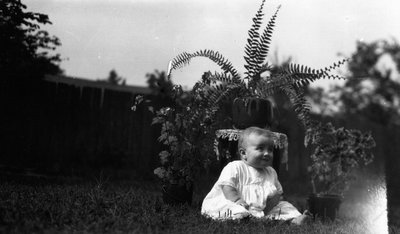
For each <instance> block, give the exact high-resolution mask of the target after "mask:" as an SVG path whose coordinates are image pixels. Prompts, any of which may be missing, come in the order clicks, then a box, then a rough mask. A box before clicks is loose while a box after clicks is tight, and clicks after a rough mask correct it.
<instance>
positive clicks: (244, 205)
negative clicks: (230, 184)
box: [235, 198, 249, 209]
mask: <svg viewBox="0 0 400 234" xmlns="http://www.w3.org/2000/svg"><path fill="white" fill-rule="evenodd" d="M235 204H238V205H240V206H243V207H244V208H246V209H249V205H248V204H247V203H246V202H245V201H243V200H242V199H241V198H240V199H239V200H237V201H236V202H235Z"/></svg>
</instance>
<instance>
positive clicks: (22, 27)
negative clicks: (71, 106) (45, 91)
mask: <svg viewBox="0 0 400 234" xmlns="http://www.w3.org/2000/svg"><path fill="white" fill-rule="evenodd" d="M25 9H26V5H24V4H23V3H22V2H21V0H2V1H0V32H1V33H0V74H1V75H2V79H7V80H10V79H12V80H13V81H16V80H22V81H29V80H32V78H35V79H37V78H42V77H43V75H44V74H46V73H47V74H60V73H62V70H61V69H60V67H59V65H58V63H59V62H60V55H59V54H51V51H54V50H55V49H56V47H57V46H59V45H61V43H60V41H59V39H58V38H57V37H55V36H50V35H49V33H48V32H47V31H45V30H41V29H40V27H41V26H42V25H46V24H51V22H50V20H49V17H48V16H47V15H45V14H41V13H35V12H29V11H25ZM3 82H4V80H3Z"/></svg>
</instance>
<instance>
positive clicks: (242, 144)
mask: <svg viewBox="0 0 400 234" xmlns="http://www.w3.org/2000/svg"><path fill="white" fill-rule="evenodd" d="M253 133H254V134H257V135H261V136H265V137H267V138H272V139H273V138H275V135H274V133H273V132H271V131H270V130H267V129H264V128H259V127H248V128H246V129H245V130H243V131H242V132H241V133H240V137H239V141H238V150H239V149H241V148H245V147H246V146H245V144H246V141H247V138H249V136H250V135H251V134H253Z"/></svg>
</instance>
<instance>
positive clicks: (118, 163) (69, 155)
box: [0, 77, 160, 176]
mask: <svg viewBox="0 0 400 234" xmlns="http://www.w3.org/2000/svg"><path fill="white" fill-rule="evenodd" d="M22 90H23V89H21V91H22ZM138 94H141V95H147V96H148V97H149V98H152V96H151V95H150V90H149V89H146V88H140V87H131V86H114V85H110V84H106V83H100V82H95V81H87V80H80V79H71V78H65V77H47V79H46V81H44V82H41V83H40V84H37V85H36V86H35V87H34V89H33V87H32V89H30V88H29V87H25V91H22V92H21V93H19V94H18V93H15V94H11V96H12V97H13V98H11V99H8V100H6V99H3V100H2V103H3V104H4V105H5V106H6V108H5V114H6V115H7V120H6V121H2V123H1V135H2V139H5V140H4V141H3V143H4V145H3V147H1V148H0V153H1V155H2V157H1V159H0V160H1V161H0V164H3V165H8V166H10V165H11V166H12V167H15V168H32V169H39V170H40V171H45V172H48V173H67V174H73V175H77V174H81V173H84V172H85V171H89V170H92V169H100V170H101V169H102V168H104V169H106V168H115V169H126V170H132V171H135V172H136V173H139V174H142V175H144V176H146V175H150V174H151V171H149V168H150V167H154V166H155V164H156V163H157V159H156V158H157V153H158V151H159V149H160V146H159V144H158V143H157V140H156V139H157V135H158V131H159V129H158V128H157V127H156V126H151V118H152V114H151V113H150V112H148V111H147V110H145V109H143V108H139V109H138V110H137V111H132V110H131V107H132V105H133V103H134V99H135V96H136V95H138ZM4 105H3V106H4Z"/></svg>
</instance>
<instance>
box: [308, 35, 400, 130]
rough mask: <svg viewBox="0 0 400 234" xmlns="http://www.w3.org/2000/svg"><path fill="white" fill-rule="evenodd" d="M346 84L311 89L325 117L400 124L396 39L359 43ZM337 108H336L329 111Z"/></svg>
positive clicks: (399, 67)
mask: <svg viewBox="0 0 400 234" xmlns="http://www.w3.org/2000/svg"><path fill="white" fill-rule="evenodd" d="M347 70H348V72H347V75H346V76H347V77H350V79H347V80H346V81H345V83H344V84H343V85H340V86H339V85H336V86H334V87H333V88H331V89H330V90H328V91H326V90H324V91H322V90H311V91H310V95H309V96H310V97H311V99H312V100H313V103H315V104H316V105H317V106H318V107H319V109H321V113H322V114H329V115H334V116H347V115H354V114H355V115H362V116H364V117H366V118H368V119H369V120H371V121H373V122H375V123H379V124H382V125H386V126H387V125H391V124H395V125H400V118H399V117H400V76H399V74H400V45H399V43H398V42H397V41H396V40H392V41H389V40H377V41H373V42H363V41H358V42H357V45H356V49H355V51H354V52H353V53H352V54H351V59H350V60H349V62H348V65H347ZM332 106H335V107H336V108H335V109H330V108H331V107H332Z"/></svg>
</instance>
